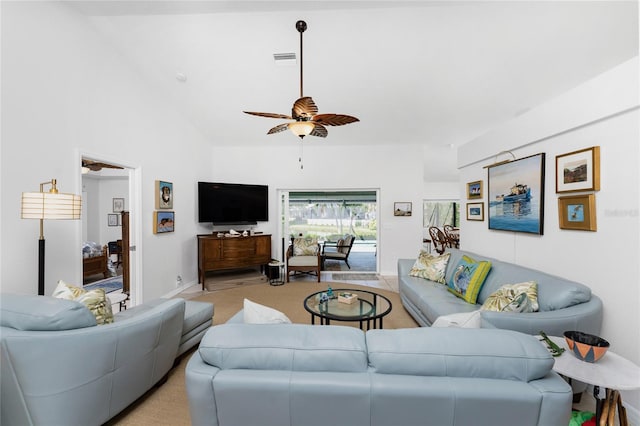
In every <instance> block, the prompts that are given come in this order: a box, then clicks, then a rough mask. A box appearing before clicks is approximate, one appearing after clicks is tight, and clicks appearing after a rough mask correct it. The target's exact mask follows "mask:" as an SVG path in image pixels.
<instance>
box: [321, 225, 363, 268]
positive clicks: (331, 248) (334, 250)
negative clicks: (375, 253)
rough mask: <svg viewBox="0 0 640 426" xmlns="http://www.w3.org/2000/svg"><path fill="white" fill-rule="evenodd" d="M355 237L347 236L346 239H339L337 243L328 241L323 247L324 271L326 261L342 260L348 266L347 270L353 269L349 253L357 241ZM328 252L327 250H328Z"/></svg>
mask: <svg viewBox="0 0 640 426" xmlns="http://www.w3.org/2000/svg"><path fill="white" fill-rule="evenodd" d="M355 239H356V238H355V237H354V236H353V235H349V234H347V235H345V237H344V238H341V239H339V240H338V241H337V242H331V241H327V242H326V243H324V244H323V245H322V268H323V269H324V261H325V260H326V259H331V260H342V261H344V263H346V264H347V268H349V269H351V266H350V265H349V253H351V248H352V247H353V242H354V241H355ZM327 248H328V250H325V249H327Z"/></svg>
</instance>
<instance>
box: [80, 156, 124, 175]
mask: <svg viewBox="0 0 640 426" xmlns="http://www.w3.org/2000/svg"><path fill="white" fill-rule="evenodd" d="M82 167H86V168H87V169H89V170H91V171H93V172H99V171H100V170H102V169H103V168H106V169H122V168H123V167H120V166H114V165H113V164H108V163H102V162H99V161H93V160H87V159H84V158H83V159H82Z"/></svg>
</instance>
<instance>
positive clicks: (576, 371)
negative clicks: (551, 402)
mask: <svg viewBox="0 0 640 426" xmlns="http://www.w3.org/2000/svg"><path fill="white" fill-rule="evenodd" d="M549 339H551V340H552V341H553V342H554V343H555V344H557V345H558V346H560V347H561V348H564V349H565V351H564V352H563V353H562V355H560V356H558V357H555V358H554V359H555V363H554V365H553V370H554V371H556V372H557V373H558V374H560V375H562V376H565V377H568V378H570V379H574V380H579V381H581V382H584V383H588V384H591V385H593V396H594V397H595V399H596V426H599V425H613V424H614V420H615V410H616V405H617V408H618V414H619V416H620V425H621V426H626V425H628V420H627V413H626V410H625V408H624V407H623V406H622V398H621V397H620V392H619V391H621V390H636V389H640V367H638V366H637V365H635V364H634V363H632V362H631V361H629V360H628V359H626V358H623V357H621V356H620V355H618V354H616V353H615V352H612V351H611V350H608V351H607V353H606V354H604V356H603V357H602V358H601V359H600V360H599V361H597V362H594V363H590V362H586V361H582V360H579V359H578V358H576V357H575V356H574V355H573V352H571V350H570V349H569V347H568V346H567V342H566V341H565V340H564V338H563V337H557V336H549ZM543 344H544V342H543ZM600 388H603V389H604V390H605V392H604V394H605V395H604V398H603V397H602V393H601V391H600Z"/></svg>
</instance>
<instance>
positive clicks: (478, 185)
mask: <svg viewBox="0 0 640 426" xmlns="http://www.w3.org/2000/svg"><path fill="white" fill-rule="evenodd" d="M478 198H482V181H481V180H477V181H475V182H469V183H467V200H476V199H478Z"/></svg>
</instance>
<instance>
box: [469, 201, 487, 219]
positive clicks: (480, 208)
mask: <svg viewBox="0 0 640 426" xmlns="http://www.w3.org/2000/svg"><path fill="white" fill-rule="evenodd" d="M467 220H478V221H483V220H484V203H467Z"/></svg>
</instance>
